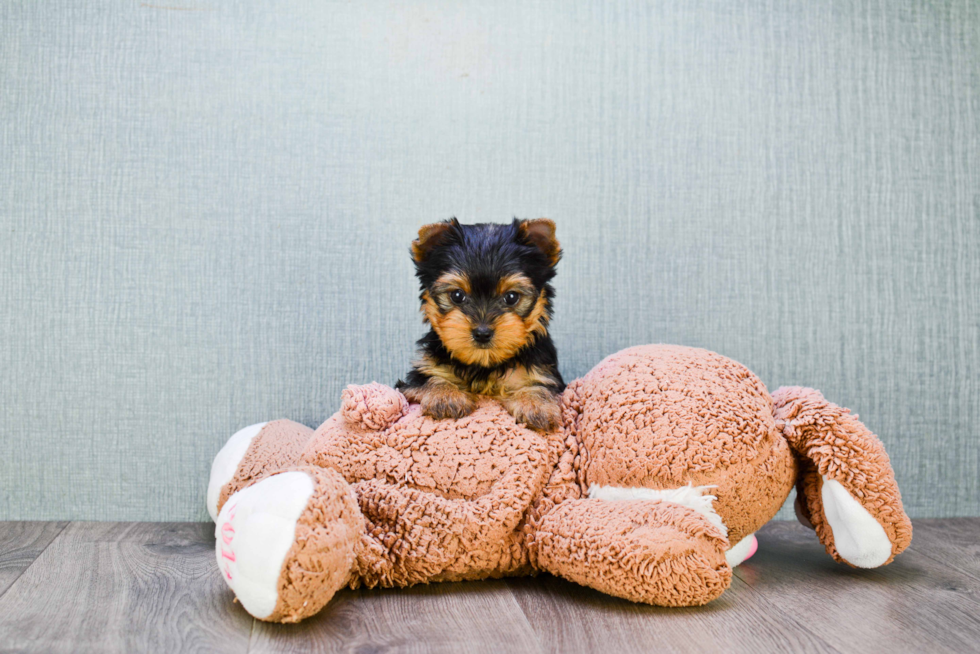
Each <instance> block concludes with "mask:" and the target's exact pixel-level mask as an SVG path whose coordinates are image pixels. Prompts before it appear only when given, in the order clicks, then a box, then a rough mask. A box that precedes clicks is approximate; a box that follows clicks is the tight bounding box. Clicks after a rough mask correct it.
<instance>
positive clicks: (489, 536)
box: [353, 451, 545, 586]
mask: <svg viewBox="0 0 980 654" xmlns="http://www.w3.org/2000/svg"><path fill="white" fill-rule="evenodd" d="M543 457H544V453H543V452H536V451H529V452H527V453H525V454H522V455H521V456H520V457H519V459H518V460H515V461H514V463H513V465H512V466H511V468H510V469H509V470H508V471H507V472H506V473H505V474H504V475H503V476H502V477H501V478H500V480H498V481H497V482H496V484H494V486H493V488H492V489H491V490H490V492H488V493H487V494H485V495H483V496H481V497H478V498H476V499H474V500H462V499H449V498H446V497H443V496H441V495H438V494H436V493H431V492H426V491H422V490H418V489H415V488H409V487H405V486H400V485H396V484H392V483H389V482H387V481H384V480H381V479H369V480H365V481H361V482H358V483H356V484H353V487H354V490H355V492H356V493H357V496H358V501H359V504H360V508H361V512H362V513H363V514H364V517H365V519H366V521H367V531H366V534H365V536H364V539H363V540H362V547H361V548H360V552H359V562H358V564H359V568H360V575H359V576H360V582H361V583H364V584H365V585H368V586H375V585H382V586H408V585H412V584H416V583H422V582H426V581H429V580H431V579H433V578H434V577H436V575H438V574H439V573H440V572H442V571H443V570H445V568H446V567H447V566H448V565H450V564H451V563H453V562H454V561H456V560H458V559H459V558H460V557H463V556H467V557H472V558H479V557H480V556H481V554H483V553H486V552H489V551H490V550H492V549H493V548H494V547H498V546H499V544H500V542H501V541H502V540H503V539H504V538H505V537H506V536H507V535H508V534H510V533H512V532H514V531H515V530H516V529H517V528H518V525H519V524H520V522H521V519H522V518H523V517H524V515H525V513H526V512H527V510H528V507H529V506H530V504H531V500H532V499H533V498H534V497H535V495H536V494H537V493H538V492H539V491H540V489H541V487H542V485H543V484H544V482H545V479H544V476H545V467H544V466H543V465H542V459H543Z"/></svg>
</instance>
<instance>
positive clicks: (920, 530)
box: [912, 518, 980, 580]
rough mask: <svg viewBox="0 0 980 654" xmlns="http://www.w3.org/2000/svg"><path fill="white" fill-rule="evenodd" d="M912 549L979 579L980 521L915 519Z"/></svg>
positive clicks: (969, 519) (978, 519)
mask: <svg viewBox="0 0 980 654" xmlns="http://www.w3.org/2000/svg"><path fill="white" fill-rule="evenodd" d="M913 527H914V532H913V537H912V549H914V550H915V551H916V552H919V553H920V554H924V555H925V556H928V557H930V558H931V559H933V560H935V561H938V562H940V563H942V564H944V565H946V566H949V567H950V568H953V569H954V570H958V571H960V572H962V573H964V574H967V575H969V576H971V577H973V579H975V580H980V518H938V519H933V520H916V521H915V524H914V525H913Z"/></svg>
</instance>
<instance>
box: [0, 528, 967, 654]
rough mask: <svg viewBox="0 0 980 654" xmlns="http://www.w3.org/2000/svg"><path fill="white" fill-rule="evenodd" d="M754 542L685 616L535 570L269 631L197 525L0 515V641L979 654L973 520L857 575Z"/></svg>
mask: <svg viewBox="0 0 980 654" xmlns="http://www.w3.org/2000/svg"><path fill="white" fill-rule="evenodd" d="M759 542H760V548H759V553H758V554H757V555H756V556H755V557H754V558H753V559H751V560H750V561H748V562H747V563H745V564H743V565H742V566H740V567H739V568H737V569H736V571H735V576H736V579H735V580H734V582H733V583H732V587H731V588H730V589H729V590H728V591H727V592H726V593H725V594H724V595H723V596H722V597H721V598H720V599H718V600H716V601H715V602H713V603H711V604H709V605H708V606H705V607H701V608H696V609H695V608H692V609H661V608H655V607H649V606H640V605H636V604H631V603H629V602H625V601H622V600H617V599H614V598H611V597H607V596H605V595H602V594H601V593H598V592H595V591H591V590H588V589H585V588H581V587H579V586H576V585H574V584H571V583H568V582H565V581H562V580H560V579H555V578H553V577H549V576H541V577H537V578H527V579H512V580H507V581H488V582H471V583H460V584H433V585H431V586H422V587H417V588H411V589H405V590H361V591H344V592H342V593H341V594H339V595H338V597H337V598H335V599H334V601H333V602H332V603H331V604H330V605H329V606H328V607H327V608H326V609H325V610H324V611H323V612H322V613H321V614H320V615H318V616H316V617H315V618H313V619H310V620H308V621H306V622H304V623H302V624H299V625H291V626H283V625H269V624H265V623H262V622H257V621H255V620H253V619H252V618H251V617H249V616H248V615H247V614H246V613H245V611H244V610H243V609H242V608H241V606H240V605H238V604H235V603H234V602H233V601H232V596H231V594H230V591H228V589H227V588H226V587H225V585H224V583H223V581H222V580H221V577H220V575H219V573H218V569H217V566H216V564H215V561H214V537H213V527H212V526H211V525H208V524H196V523H191V524H187V523H179V524H158V523H85V522H73V523H45V522H41V523H38V522H7V523H0V651H2V652H127V653H128V652H167V653H170V652H194V651H199V652H243V653H244V652H256V653H257V652H389V651H391V652H395V651H398V652H401V651H405V652H495V653H510V652H561V653H562V654H571V653H574V652H602V653H603V654H614V653H618V652H675V651H677V652H684V651H692V652H695V651H718V652H742V651H744V652H753V653H754V654H757V653H759V652H766V651H780V652H823V651H839V652H940V651H956V652H977V651H980V518H969V519H952V520H919V521H916V522H915V539H914V541H913V544H912V547H911V548H910V549H909V550H908V551H906V552H905V554H903V555H902V556H900V557H899V558H898V559H897V560H896V561H895V563H893V564H892V565H890V566H888V567H885V568H881V569H878V570H870V571H859V570H853V569H851V568H848V567H845V566H840V565H837V564H836V563H834V562H833V561H832V560H831V559H830V558H829V557H828V556H827V555H826V554H825V553H824V551H823V548H822V547H821V546H820V545H819V543H817V541H816V538H815V537H814V535H813V534H812V532H809V531H807V530H806V529H804V528H803V527H801V526H799V525H797V524H796V523H788V522H780V523H771V524H769V525H768V526H766V527H765V528H764V529H763V530H762V532H761V533H760V534H759Z"/></svg>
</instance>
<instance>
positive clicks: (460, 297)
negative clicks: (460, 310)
mask: <svg viewBox="0 0 980 654" xmlns="http://www.w3.org/2000/svg"><path fill="white" fill-rule="evenodd" d="M449 299H450V300H452V301H453V304H462V303H463V302H465V301H466V293H464V292H463V291H461V290H459V289H458V288H457V289H454V290H452V291H450V292H449Z"/></svg>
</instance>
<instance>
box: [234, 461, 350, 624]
mask: <svg viewBox="0 0 980 654" xmlns="http://www.w3.org/2000/svg"><path fill="white" fill-rule="evenodd" d="M363 532H364V518H363V516H362V515H361V512H360V510H359V509H358V508H357V500H356V498H355V497H354V493H353V491H352V490H351V488H350V486H349V485H348V484H347V482H346V481H344V479H343V478H342V477H341V476H340V475H339V474H338V473H336V472H334V471H333V470H324V469H319V468H296V469H292V470H288V471H285V472H280V473H277V474H274V475H271V476H268V477H265V478H264V479H262V480H260V481H258V482H256V483H254V484H252V485H250V486H248V487H246V488H244V489H243V490H240V491H238V492H237V493H235V494H234V495H232V496H231V497H230V498H229V500H228V501H227V502H226V503H225V505H224V506H223V507H222V509H221V513H220V514H219V515H218V520H217V525H216V528H215V537H216V539H217V542H216V543H215V555H216V557H217V560H218V566H219V567H220V569H221V574H222V576H223V577H224V579H225V581H226V582H227V584H228V586H229V587H231V589H232V590H233V591H234V592H235V595H236V596H237V597H238V600H239V601H240V602H241V603H242V606H244V607H245V610H246V611H248V612H249V613H250V614H252V615H253V616H254V617H256V618H258V619H260V620H268V621H273V622H298V621H299V620H302V619H303V618H305V617H308V616H310V615H313V614H314V613H316V612H317V611H319V610H320V609H321V608H323V606H324V605H325V604H326V603H327V602H328V601H330V598H331V597H333V595H334V593H335V592H336V591H337V590H338V589H340V588H341V587H343V586H344V585H346V584H347V582H348V580H349V578H350V575H351V570H352V568H353V564H354V559H355V552H354V549H355V545H356V543H357V542H358V539H359V538H360V536H361V534H363Z"/></svg>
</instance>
